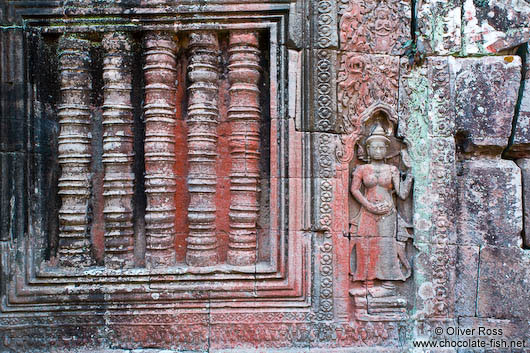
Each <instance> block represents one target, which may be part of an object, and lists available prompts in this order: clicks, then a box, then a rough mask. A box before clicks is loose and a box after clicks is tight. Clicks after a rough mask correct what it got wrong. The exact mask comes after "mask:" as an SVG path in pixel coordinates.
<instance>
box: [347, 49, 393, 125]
mask: <svg viewBox="0 0 530 353" xmlns="http://www.w3.org/2000/svg"><path fill="white" fill-rule="evenodd" d="M398 75H399V58H398V57H393V56H386V55H362V54H356V53H344V54H342V55H341V57H340V68H339V72H338V78H337V84H338V93H337V95H338V102H339V114H340V115H341V118H342V121H343V124H344V126H343V130H344V131H345V132H346V133H348V134H351V133H356V134H358V133H359V132H360V129H361V120H362V116H363V114H364V113H365V111H366V110H367V109H368V108H370V107H373V106H374V105H378V104H381V103H385V104H387V105H389V106H391V107H396V106H397V97H398Z"/></svg>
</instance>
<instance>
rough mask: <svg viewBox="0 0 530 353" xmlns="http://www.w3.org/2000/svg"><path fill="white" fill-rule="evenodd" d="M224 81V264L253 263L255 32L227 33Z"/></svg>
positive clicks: (257, 120) (256, 186)
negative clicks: (227, 155)
mask: <svg viewBox="0 0 530 353" xmlns="http://www.w3.org/2000/svg"><path fill="white" fill-rule="evenodd" d="M228 52H229V54H230V59H229V65H228V78H229V80H230V107H229V109H228V120H229V121H230V124H231V128H232V133H231V135H230V148H231V157H232V167H231V171H230V192H231V202H230V214H229V217H230V239H229V244H228V247H229V249H228V254H227V262H228V263H229V264H232V265H251V264H253V263H255V262H256V221H257V219H258V213H259V204H258V196H259V177H260V168H259V160H260V151H259V144H260V134H259V132H260V104H259V88H258V80H259V76H260V66H259V50H258V37H257V34H256V33H255V32H238V31H234V32H231V33H230V39H229V49H228Z"/></svg>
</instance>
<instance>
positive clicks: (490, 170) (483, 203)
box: [457, 159, 522, 247]
mask: <svg viewBox="0 0 530 353" xmlns="http://www.w3.org/2000/svg"><path fill="white" fill-rule="evenodd" d="M457 179H458V202H459V209H458V215H459V218H458V223H457V229H458V237H459V243H460V244H465V245H494V246H503V247H520V246H521V230H522V202H521V197H522V195H521V191H522V186H521V171H520V169H519V168H518V167H517V165H515V163H514V162H512V161H508V160H501V159H483V160H467V161H464V162H463V163H462V165H461V170H460V171H459V175H458V176H457Z"/></svg>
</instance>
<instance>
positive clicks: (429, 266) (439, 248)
mask: <svg viewBox="0 0 530 353" xmlns="http://www.w3.org/2000/svg"><path fill="white" fill-rule="evenodd" d="M416 248H417V250H418V252H417V253H416V255H415V257H414V265H415V266H414V280H415V282H416V283H415V285H416V301H415V303H414V310H413V313H414V315H413V318H414V319H415V320H423V319H427V318H451V317H453V313H454V310H455V295H456V293H457V292H456V291H455V285H456V282H455V278H456V277H455V275H456V274H455V270H454V267H455V262H456V259H457V250H458V248H457V246H455V245H448V244H447V241H446V240H444V239H438V241H437V242H436V243H434V244H426V243H419V244H416Z"/></svg>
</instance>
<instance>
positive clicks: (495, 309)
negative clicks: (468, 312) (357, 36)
mask: <svg viewBox="0 0 530 353" xmlns="http://www.w3.org/2000/svg"><path fill="white" fill-rule="evenodd" d="M528 278H530V253H528V251H526V250H523V249H521V248H516V247H514V248H501V247H494V246H486V247H485V248H484V249H482V250H481V251H480V271H479V278H478V292H477V293H478V298H477V315H478V316H479V317H487V318H496V319H515V320H517V319H519V320H525V321H526V320H527V319H528V317H530V306H529V305H528V293H529V292H530V283H529V282H528Z"/></svg>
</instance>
